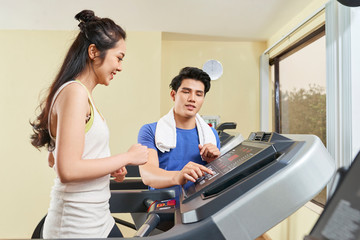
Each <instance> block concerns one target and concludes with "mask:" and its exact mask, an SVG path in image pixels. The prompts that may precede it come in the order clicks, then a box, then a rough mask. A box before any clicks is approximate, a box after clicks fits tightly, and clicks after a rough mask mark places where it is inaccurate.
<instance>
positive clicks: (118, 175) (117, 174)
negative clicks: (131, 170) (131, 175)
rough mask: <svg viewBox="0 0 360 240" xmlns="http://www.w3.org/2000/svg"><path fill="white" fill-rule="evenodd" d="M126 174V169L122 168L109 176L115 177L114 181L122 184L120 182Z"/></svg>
mask: <svg viewBox="0 0 360 240" xmlns="http://www.w3.org/2000/svg"><path fill="white" fill-rule="evenodd" d="M126 174H127V170H126V168H125V167H122V168H120V169H118V170H116V171H115V172H112V173H111V176H112V177H115V179H114V181H116V182H122V181H124V178H125V176H126Z"/></svg>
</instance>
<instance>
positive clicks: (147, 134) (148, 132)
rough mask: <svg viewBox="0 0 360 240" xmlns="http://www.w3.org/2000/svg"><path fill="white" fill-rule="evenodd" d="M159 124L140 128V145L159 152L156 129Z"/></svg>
mask: <svg viewBox="0 0 360 240" xmlns="http://www.w3.org/2000/svg"><path fill="white" fill-rule="evenodd" d="M156 124H157V123H150V124H145V125H144V126H142V127H141V128H140V131H139V134H138V143H140V144H141V145H144V146H147V147H148V148H152V149H155V150H157V148H156V145H155V129H156Z"/></svg>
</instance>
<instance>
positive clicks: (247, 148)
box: [110, 132, 335, 240]
mask: <svg viewBox="0 0 360 240" xmlns="http://www.w3.org/2000/svg"><path fill="white" fill-rule="evenodd" d="M207 167H208V168H210V169H212V170H213V172H214V174H213V175H209V174H206V175H205V176H204V177H202V178H199V179H198V180H197V181H196V183H191V182H188V183H187V184H185V185H184V186H183V187H182V188H174V189H165V190H152V191H139V190H138V191H133V190H132V191H127V190H125V191H124V190H123V191H119V190H112V196H111V199H110V211H111V212H114V213H115V212H116V213H129V212H130V213H141V212H148V213H147V220H146V221H145V223H144V224H143V226H142V227H140V228H139V229H138V231H137V233H136V234H135V237H137V238H138V237H143V238H145V239H195V238H197V239H242V240H251V239H255V238H256V237H258V236H260V235H261V234H263V233H264V232H266V231H267V230H269V229H270V228H272V227H273V226H275V225H276V224H278V223H279V222H281V221H282V220H283V219H285V218H287V217H288V216H289V215H291V214H292V213H293V212H295V211H296V210H297V209H299V208H300V207H301V206H303V205H304V204H305V203H306V202H308V201H309V200H311V199H312V198H313V197H314V196H316V195H317V194H318V193H319V192H320V191H321V190H322V189H323V188H324V187H325V186H326V184H327V183H328V181H329V180H330V178H331V177H332V175H333V173H334V172H335V163H334V161H333V159H332V158H331V156H330V155H329V153H328V152H327V150H326V148H325V147H324V145H323V144H322V142H321V140H320V139H319V138H318V137H316V136H314V135H298V134H286V135H280V134H277V133H271V132H270V133H267V132H253V133H251V134H250V136H249V137H248V139H246V140H244V141H242V142H241V143H239V144H238V145H236V146H235V147H233V148H232V149H231V150H229V151H228V152H226V153H224V154H223V155H222V156H220V157H219V158H218V159H216V160H214V161H213V162H211V163H209V164H208V165H207ZM149 206H150V207H149ZM153 229H156V230H157V231H152V230H153ZM155 232H156V233H157V234H156V233H155ZM155 234H156V235H155Z"/></svg>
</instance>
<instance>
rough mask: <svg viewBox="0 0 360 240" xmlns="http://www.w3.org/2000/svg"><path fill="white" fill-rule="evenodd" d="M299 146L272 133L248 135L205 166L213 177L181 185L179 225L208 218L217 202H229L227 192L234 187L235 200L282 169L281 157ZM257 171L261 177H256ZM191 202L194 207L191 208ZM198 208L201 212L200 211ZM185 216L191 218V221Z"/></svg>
mask: <svg viewBox="0 0 360 240" xmlns="http://www.w3.org/2000/svg"><path fill="white" fill-rule="evenodd" d="M301 145H302V143H301V142H297V141H293V140H291V139H289V138H287V137H284V136H282V135H280V134H277V133H274V132H272V133H264V132H256V133H251V134H250V136H249V138H248V139H247V140H245V141H243V142H241V143H240V144H238V145H237V146H236V147H234V148H233V149H231V150H230V151H228V152H227V153H225V154H224V155H222V156H220V157H219V158H217V159H216V160H214V161H213V162H211V163H209V164H207V165H205V166H206V167H207V168H209V169H211V170H212V171H213V173H214V174H205V175H204V176H203V177H201V178H199V179H197V181H196V182H195V183H193V182H188V183H187V184H185V185H184V186H183V189H182V190H183V194H182V196H181V201H180V205H181V207H180V211H181V212H182V217H183V219H182V220H183V222H184V223H187V222H194V221H199V220H201V219H203V218H206V217H208V216H209V215H210V214H212V211H216V208H217V207H218V206H222V204H220V202H222V203H226V202H228V201H229V200H230V199H233V197H234V191H233V190H232V191H233V193H232V194H229V193H228V192H229V191H228V190H229V189H233V188H234V187H237V188H238V190H237V192H236V194H238V197H239V196H241V195H242V194H244V193H246V192H247V191H249V190H250V189H252V188H254V187H255V186H256V185H258V184H259V183H261V182H262V181H264V180H265V179H267V177H269V176H271V175H272V174H274V173H276V172H277V171H279V170H280V169H282V168H283V167H285V166H286V164H287V163H286V158H285V161H284V160H283V161H280V160H281V159H282V156H283V155H284V154H285V153H286V152H288V151H289V150H290V149H292V148H296V147H297V148H299V147H301ZM289 159H290V158H289ZM259 172H262V174H257V173H259ZM228 195H231V196H228ZM195 202H196V204H195V205H197V206H194V203H195ZM202 207H203V208H204V212H202V210H201V209H202ZM193 208H197V209H196V211H197V213H196V214H195V215H194V214H192V209H193ZM205 208H206V209H207V212H205ZM209 209H211V210H209ZM186 215H194V216H195V218H194V219H192V217H186Z"/></svg>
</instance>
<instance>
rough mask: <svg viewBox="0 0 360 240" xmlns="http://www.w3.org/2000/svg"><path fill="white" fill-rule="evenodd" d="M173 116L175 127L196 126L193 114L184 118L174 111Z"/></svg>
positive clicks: (187, 127) (190, 127) (189, 127)
mask: <svg viewBox="0 0 360 240" xmlns="http://www.w3.org/2000/svg"><path fill="white" fill-rule="evenodd" d="M174 118H175V123H176V127H177V128H181V129H193V128H195V126H196V121H195V116H194V117H192V118H185V117H182V116H179V115H177V114H176V113H174Z"/></svg>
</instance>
